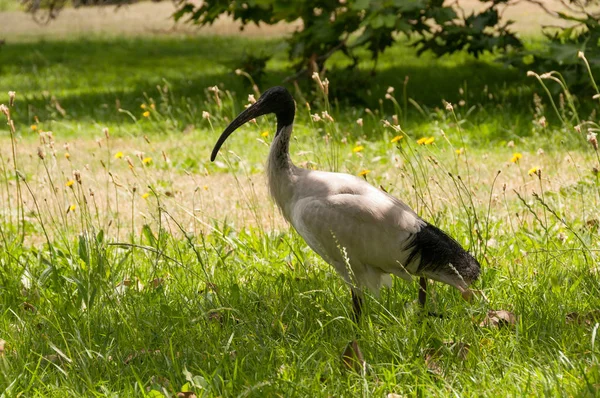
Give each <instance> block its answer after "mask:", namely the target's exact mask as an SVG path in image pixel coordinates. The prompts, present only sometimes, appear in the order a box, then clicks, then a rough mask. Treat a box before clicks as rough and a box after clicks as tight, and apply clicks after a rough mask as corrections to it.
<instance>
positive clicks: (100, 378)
mask: <svg viewBox="0 0 600 398" xmlns="http://www.w3.org/2000/svg"><path fill="white" fill-rule="evenodd" d="M260 51H267V52H279V51H281V43H280V42H279V41H277V40H245V39H241V38H223V37H194V38H156V37H152V38H136V39H131V38H130V39H114V38H113V39H102V38H98V37H92V38H90V39H88V40H73V41H40V42H37V43H35V42H29V43H25V42H23V43H19V42H16V43H11V42H9V43H7V44H6V45H5V46H3V47H2V48H0V87H3V88H4V89H3V90H4V91H8V90H15V91H17V102H16V105H15V107H14V108H12V115H13V117H14V119H15V122H16V129H17V131H16V135H15V137H14V139H13V140H11V138H10V134H9V131H8V130H6V127H2V129H4V130H1V129H0V132H1V133H2V146H1V147H2V149H0V154H1V155H2V159H1V164H2V168H1V170H0V171H1V173H0V174H1V178H0V181H1V183H0V190H1V192H2V193H1V195H0V198H1V200H2V203H1V204H0V205H1V208H2V209H3V211H2V213H1V214H2V216H1V217H2V218H1V219H0V227H1V228H0V240H1V241H2V245H3V249H4V250H2V251H0V262H1V264H2V267H0V311H1V312H2V317H1V318H0V339H2V340H5V344H4V347H3V350H2V352H0V389H2V390H5V395H6V396H16V395H19V394H21V395H23V396H44V397H46V396H57V397H58V396H60V397H64V396H115V397H116V396H134V395H135V396H163V395H166V396H175V395H176V394H177V393H178V392H181V391H185V390H191V391H194V392H195V393H196V394H197V395H198V396H200V395H203V396H302V397H304V396H359V395H362V396H386V395H387V394H388V393H392V392H394V393H398V394H401V395H406V396H448V395H461V396H463V395H464V396H526V395H529V396H538V395H548V396H595V395H597V394H598V388H599V387H600V364H599V362H598V355H599V354H600V353H599V352H598V344H597V343H598V342H597V337H596V335H597V330H598V321H599V319H598V313H597V309H598V308H599V306H600V294H599V293H600V291H599V290H600V288H599V286H600V284H599V274H598V260H599V259H598V253H599V252H600V245H599V241H598V238H597V237H598V219H600V214H599V210H598V209H599V208H600V207H599V205H600V188H599V182H598V177H597V174H596V175H595V174H594V172H593V169H592V168H593V167H598V166H599V165H598V153H597V152H596V151H594V150H593V149H591V146H590V145H589V143H587V142H586V137H585V134H583V135H581V134H579V135H578V134H577V133H576V132H575V131H574V129H573V127H572V125H570V124H568V123H567V124H565V125H564V126H563V125H559V124H557V123H556V120H557V117H556V116H555V115H554V114H553V113H552V111H551V108H550V106H549V103H548V101H547V98H546V97H544V96H543V95H542V94H543V90H542V89H541V87H540V86H539V85H537V83H536V82H535V81H534V80H533V79H531V80H527V79H526V78H525V77H524V76H520V75H519V74H518V73H517V72H515V71H511V70H504V69H502V68H500V67H499V66H498V65H496V64H494V63H492V62H490V60H489V59H486V60H483V61H475V60H472V59H470V58H468V57H467V56H465V55H464V54H457V55H455V56H452V57H446V58H443V59H441V60H435V59H433V58H431V57H424V58H416V57H415V56H414V51H412V50H410V49H406V48H402V47H394V48H393V49H391V51H390V52H389V53H387V54H386V55H385V56H384V57H383V58H382V59H381V60H380V61H379V63H378V66H377V74H376V75H375V76H373V77H370V76H369V74H368V73H367V72H362V73H358V72H357V73H353V74H349V73H339V74H338V75H337V76H336V77H333V74H329V75H328V77H329V78H330V80H331V85H330V89H331V93H332V95H330V96H329V100H330V102H328V101H326V100H325V98H324V97H323V96H321V94H320V93H319V92H317V91H316V89H315V85H314V83H313V82H304V83H301V86H300V87H301V92H296V95H297V97H296V98H297V99H298V112H297V115H298V117H297V123H296V129H295V135H294V141H293V144H292V148H291V149H292V155H293V158H294V160H295V161H296V162H297V163H305V164H306V165H307V166H309V167H310V166H314V167H317V168H319V169H325V170H338V171H344V172H349V173H352V174H357V173H359V172H360V171H361V170H366V169H368V170H370V173H368V174H367V175H366V178H367V179H368V180H369V182H371V183H373V184H374V185H376V186H379V185H381V186H382V187H384V188H385V189H386V190H388V191H389V192H390V193H392V194H394V195H396V196H398V197H401V198H402V199H403V200H405V201H406V202H407V203H408V204H409V205H411V206H412V207H413V208H415V209H416V210H417V211H418V213H419V214H421V215H422V216H423V217H424V218H426V219H427V220H429V221H431V222H434V223H435V224H436V225H438V226H439V227H441V228H443V229H445V230H447V231H448V232H450V233H451V234H452V235H453V236H454V237H456V239H457V240H458V241H460V242H461V243H462V244H464V245H465V246H467V247H470V249H471V250H472V251H473V252H474V253H475V254H476V255H477V256H478V258H479V259H480V260H481V262H482V264H483V267H484V268H483V272H482V277H481V280H480V281H479V282H477V284H476V288H477V289H481V290H482V291H483V292H484V293H485V296H486V297H487V300H485V299H482V298H480V299H477V300H475V302H474V303H473V305H467V304H466V303H465V302H464V301H463V300H462V299H461V298H460V295H459V294H458V293H457V292H456V291H454V290H452V289H450V288H449V287H447V286H442V285H440V284H435V285H434V286H433V288H432V289H431V291H432V294H431V296H430V301H429V303H428V308H429V309H430V310H432V311H435V312H438V313H442V314H444V315H445V318H443V319H438V318H431V317H426V316H423V314H422V312H421V311H420V309H419V308H418V305H417V303H416V302H415V300H416V295H417V284H416V283H406V282H404V281H401V280H394V284H393V286H392V288H391V289H389V290H388V289H384V290H383V291H382V292H381V295H380V296H379V297H374V296H371V295H369V296H368V299H367V308H366V314H365V315H366V316H365V317H364V320H363V321H362V323H361V325H360V326H359V327H357V326H355V325H354V324H353V322H352V320H351V305H350V294H349V291H348V288H347V286H345V285H344V283H343V282H342V281H341V280H340V278H339V277H338V276H337V275H336V274H335V272H334V271H333V269H332V268H331V267H329V266H328V265H327V264H325V263H324V262H323V261H322V260H321V259H319V258H318V257H317V256H316V255H315V254H314V253H313V252H312V251H310V249H308V247H307V246H306V244H305V243H304V242H303V240H302V239H301V238H300V237H299V236H298V235H297V234H296V233H295V232H294V231H293V230H291V228H289V227H287V226H286V225H285V224H284V223H282V220H281V217H280V216H279V215H278V213H277V212H276V210H275V209H274V208H273V206H272V205H271V204H270V202H268V199H267V196H266V195H267V193H266V190H265V189H264V182H263V181H262V180H261V179H260V177H259V176H260V175H261V172H262V171H263V169H264V160H265V158H266V153H267V148H266V145H265V144H268V142H269V140H270V137H272V134H273V131H272V130H273V119H272V118H262V119H260V120H258V121H257V122H258V123H257V125H254V126H253V125H249V126H247V127H244V128H243V129H242V130H241V131H239V132H237V133H236V134H234V135H233V136H232V137H231V138H230V140H229V141H228V143H227V145H226V147H225V150H224V151H222V153H221V154H220V155H219V158H218V160H219V161H220V162H222V163H218V164H214V163H210V162H209V161H208V157H209V153H210V150H211V149H212V145H213V144H214V142H215V140H216V137H217V136H218V134H219V133H220V131H221V130H222V128H224V126H225V125H226V124H227V122H228V121H229V120H231V119H232V117H234V116H235V115H236V113H237V112H238V111H239V110H241V109H242V105H243V104H244V103H245V102H246V101H245V100H246V97H247V95H248V94H249V93H251V92H252V89H251V88H250V87H249V85H248V81H247V80H246V79H245V78H243V77H241V76H238V75H236V74H235V73H233V72H232V71H233V69H235V68H236V67H237V66H238V65H237V64H238V63H239V59H241V58H242V57H243V56H244V54H245V53H250V54H252V53H257V52H260ZM344 62H345V61H344V60H343V59H341V58H338V59H336V60H335V63H334V65H335V66H336V67H337V68H343V66H344ZM368 66H369V65H368V64H367V63H365V64H364V65H363V67H364V69H367V67H368ZM288 68H289V65H288V63H287V61H286V59H285V57H284V56H282V55H278V56H276V57H275V58H274V59H273V60H272V61H270V62H269V64H268V74H267V75H266V76H265V78H264V79H263V81H261V82H260V87H261V88H262V89H264V88H266V87H268V86H271V85H274V84H279V83H280V82H281V80H282V79H283V78H284V77H285V76H288V75H289V74H291V71H290V70H289V69H288ZM407 75H408V76H409V81H408V85H407V88H406V90H407V96H406V97H405V96H404V95H403V82H404V79H405V76H407ZM361 81H366V82H368V83H369V85H368V87H370V90H371V94H370V95H369V94H368V93H367V89H365V88H357V86H358V84H357V82H361ZM214 85H219V87H220V88H221V91H220V94H219V100H220V102H219V101H217V100H216V99H215V97H214V93H213V92H210V91H207V90H206V88H207V87H209V86H214ZM157 86H160V88H157ZM389 86H393V87H395V91H394V97H395V99H396V101H397V103H398V104H399V105H397V106H396V105H394V103H393V102H392V101H390V100H386V99H384V95H385V93H386V90H387V88H388V87H389ZM486 87H487V88H486ZM460 89H462V93H461V92H460V91H459V90H460ZM534 92H536V93H538V94H539V95H540V96H541V97H542V98H543V99H542V102H543V104H542V105H543V109H541V110H540V111H539V112H538V113H537V114H534V110H533V108H534V106H533V98H532V96H533V93H534ZM335 94H337V95H338V96H339V97H338V99H337V100H336V99H334V97H335ZM490 94H491V97H490ZM301 96H304V97H305V98H307V99H308V100H309V102H310V104H311V110H310V113H311V114H315V113H319V114H320V113H321V112H322V111H324V110H327V111H328V112H330V113H331V114H332V115H333V117H334V118H335V122H333V123H328V122H323V121H313V120H312V118H311V117H310V116H309V111H308V110H307V109H306V107H305V106H304V105H303V104H302V102H301ZM53 97H54V99H53ZM409 98H410V99H411V100H412V101H409ZM380 99H381V100H382V102H381V105H380V102H379V100H380ZM443 99H445V100H448V101H451V102H452V103H453V104H454V112H450V111H448V110H446V109H444V105H443V103H442V100H443ZM461 100H463V101H465V105H464V106H461V105H459V102H460V101H461ZM6 101H7V97H6V94H2V96H0V102H6ZM117 101H118V103H119V104H118V105H117V104H116V102H117ZM405 101H406V103H407V105H404V103H405ZM582 102H583V101H582ZM413 104H416V105H418V106H416V105H413ZM141 105H144V106H145V108H144V109H142V108H141ZM152 105H154V107H152ZM365 107H369V108H370V109H371V112H370V113H369V112H366V111H365V109H364V108H365ZM61 109H62V110H63V111H61ZM119 109H121V110H119ZM146 110H147V111H148V112H150V114H149V117H145V116H143V115H142V113H143V112H145V111H146ZM203 111H208V112H209V113H210V115H211V117H210V120H206V119H204V118H203V117H202V112H203ZM559 111H560V112H561V113H562V114H563V116H564V117H565V118H566V119H568V120H570V119H571V118H572V117H573V115H572V114H571V113H570V111H569V110H568V109H567V108H566V107H561V108H560V110H559ZM63 113H64V114H63ZM393 114H396V115H397V117H398V119H399V121H400V124H401V126H402V129H403V130H404V131H403V132H402V133H398V132H396V131H394V130H393V129H391V128H389V127H384V125H383V124H382V122H381V120H382V119H385V120H388V121H390V122H393V117H392V115H393ZM541 116H545V117H546V118H547V119H548V120H549V121H550V125H549V126H548V127H545V128H544V127H541V126H540V125H539V124H538V123H537V122H538V121H539V119H540V118H541ZM36 117H37V120H36ZM582 117H583V118H587V115H585V114H584V113H582ZM358 118H363V122H364V124H363V126H359V125H358V124H357V123H356V122H355V121H356V119H358ZM31 125H35V126H36V129H37V130H35V131H32V129H31ZM105 126H106V127H108V128H109V132H110V136H109V137H107V136H105V135H104V134H103V132H102V129H103V128H104V127H105ZM190 126H191V127H190ZM40 130H42V131H48V130H51V131H52V132H53V134H52V135H53V137H54V139H53V140H51V139H50V137H49V136H48V135H47V134H46V133H42V134H40V133H39V131H40ZM265 131H267V132H269V133H270V135H269V136H268V137H263V136H261V133H263V132H265ZM397 134H402V135H403V136H404V138H403V139H401V140H400V142H399V143H398V144H392V143H390V140H391V139H392V137H394V136H396V135H397ZM423 136H427V137H430V136H431V137H434V138H435V141H434V143H433V144H432V145H423V146H419V145H417V144H416V142H415V141H416V139H418V138H421V137H423ZM510 140H512V141H514V145H515V146H514V147H512V146H507V142H508V141H510ZM13 144H14V145H15V153H16V154H17V157H16V169H17V170H19V174H20V175H22V176H24V179H20V180H18V182H17V181H15V178H14V175H15V171H14V169H15V166H14V164H13V157H12V145H13ZM65 144H68V146H64V145H65ZM359 145H360V146H363V147H364V149H363V150H362V151H359V152H355V151H354V150H353V149H355V148H356V147H357V146H359ZM38 147H40V148H41V151H42V153H43V159H40V158H39V157H38V155H37V153H38ZM460 148H463V151H462V152H461V153H460V154H457V152H456V150H459V151H460ZM539 148H542V149H543V150H544V153H543V154H542V153H541V152H540V153H538V149H539ZM118 152H122V153H123V157H122V158H119V156H116V157H115V155H117V153H118ZM142 152H143V154H142ZM515 152H519V153H522V158H521V159H520V160H519V162H517V163H511V162H510V159H511V157H512V156H513V153H515ZM66 153H68V154H69V158H68V159H67V158H66V157H65V154H66ZM138 155H139V158H138ZM126 157H128V158H129V160H130V161H131V163H132V166H133V167H132V168H130V167H129V165H128V163H127V161H126V160H125V159H126ZM145 158H151V159H152V161H149V162H146V163H145V164H144V163H143V161H142V159H145ZM534 166H535V167H541V169H542V174H541V178H538V177H537V176H536V175H529V174H528V170H529V169H530V168H532V167H534ZM74 170H78V171H79V173H80V175H81V184H79V183H78V182H75V181H74V182H73V185H70V186H67V183H68V181H69V180H75V179H76V177H75V176H74V174H73V171H74ZM499 170H501V171H502V173H501V174H500V175H499V176H498V175H497V172H498V171H499ZM69 184H70V183H69ZM19 190H20V193H18V192H19ZM90 190H91V191H90ZM515 192H517V193H518V195H520V196H521V198H522V200H521V199H519V196H518V195H517V193H515ZM532 192H535V195H534V194H533V193H532ZM536 195H537V196H536ZM72 205H73V206H75V207H74V209H72V210H69V211H67V209H68V208H69V207H70V206H72ZM499 309H504V310H508V311H511V312H513V313H514V314H515V315H516V317H517V321H516V324H515V325H513V326H504V327H499V328H496V327H489V326H483V325H482V322H483V321H484V319H485V317H486V314H487V311H488V310H499ZM357 335H359V337H358V341H359V344H360V346H361V349H362V351H363V353H364V355H365V359H366V362H367V364H368V367H367V371H366V372H365V373H364V374H363V373H361V372H355V371H350V370H347V369H346V368H345V367H344V366H343V364H342V361H341V353H342V351H343V350H344V348H345V347H346V345H347V344H348V342H349V341H351V340H353V339H355V338H357ZM460 347H467V349H464V348H463V349H462V350H461V349H460Z"/></svg>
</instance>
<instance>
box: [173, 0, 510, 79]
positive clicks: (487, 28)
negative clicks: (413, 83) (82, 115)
mask: <svg viewBox="0 0 600 398" xmlns="http://www.w3.org/2000/svg"><path fill="white" fill-rule="evenodd" d="M506 2H507V0H493V1H487V2H486V3H489V5H488V6H487V8H485V9H484V10H483V11H482V12H480V13H474V14H471V15H469V16H465V17H464V18H461V17H459V16H458V14H457V12H456V9H455V6H453V5H447V4H444V2H443V1H442V0H411V1H405V0H377V1H368V0H343V1H338V0H328V1H314V0H302V1H295V2H289V1H279V0H260V1H253V2H229V1H221V0H216V1H204V2H202V4H200V5H196V4H194V3H191V2H187V1H185V0H184V1H183V2H182V4H181V6H180V8H179V10H178V11H177V12H176V13H175V15H174V16H175V19H177V20H179V19H181V18H184V17H186V18H187V20H189V21H192V22H194V23H197V24H200V25H207V24H212V23H213V22H214V21H215V20H216V19H217V18H219V17H220V16H221V15H222V14H227V15H229V16H231V17H232V18H233V19H234V20H237V21H240V22H241V23H242V28H243V26H245V25H247V24H249V23H256V24H258V23H267V24H275V23H279V22H283V21H285V22H292V21H296V20H299V21H300V22H301V23H302V27H301V28H300V29H299V30H297V31H296V32H294V34H293V35H292V36H291V37H290V38H289V40H288V42H289V44H290V49H289V56H290V58H291V59H293V60H294V61H295V62H296V66H297V69H305V70H308V69H313V70H314V69H321V68H322V67H323V65H324V63H325V62H326V61H327V59H328V58H329V57H330V56H331V55H332V54H334V53H335V52H338V51H340V52H342V53H344V54H345V55H346V56H348V57H349V58H350V59H352V61H353V65H356V63H357V62H358V57H357V55H356V49H358V48H367V49H368V50H369V53H370V55H371V57H372V58H374V59H377V58H378V56H379V55H380V54H381V53H382V52H383V51H384V50H385V49H386V48H388V47H390V46H391V45H392V44H393V43H394V42H395V41H396V40H398V38H400V37H402V36H405V37H409V38H417V39H418V40H417V41H416V43H415V45H416V46H418V47H419V48H420V50H419V51H420V52H424V51H427V50H432V51H434V53H435V54H437V55H438V56H441V55H444V54H448V53H453V52H455V51H460V50H463V49H464V50H466V51H468V52H469V53H471V54H474V55H476V56H478V55H480V54H481V53H482V52H483V51H493V50H496V49H506V48H507V47H509V46H512V47H520V45H521V43H520V41H519V40H518V39H517V38H516V37H515V36H514V34H513V33H512V32H510V31H509V30H508V25H509V23H506V24H502V25H501V24H500V21H499V14H498V6H499V5H500V4H504V3H506Z"/></svg>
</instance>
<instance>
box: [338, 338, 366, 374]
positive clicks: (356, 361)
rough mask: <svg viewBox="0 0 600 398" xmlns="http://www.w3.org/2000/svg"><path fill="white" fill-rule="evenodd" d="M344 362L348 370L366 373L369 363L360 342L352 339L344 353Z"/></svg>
mask: <svg viewBox="0 0 600 398" xmlns="http://www.w3.org/2000/svg"><path fill="white" fill-rule="evenodd" d="M342 362H343V363H344V367H345V368H346V369H348V370H354V371H355V372H360V373H365V372H366V369H367V363H366V362H365V357H364V356H363V354H362V352H361V351H360V347H359V346H358V342H357V341H356V340H352V341H351V342H349V343H348V345H347V346H346V349H345V350H344V353H343V354H342Z"/></svg>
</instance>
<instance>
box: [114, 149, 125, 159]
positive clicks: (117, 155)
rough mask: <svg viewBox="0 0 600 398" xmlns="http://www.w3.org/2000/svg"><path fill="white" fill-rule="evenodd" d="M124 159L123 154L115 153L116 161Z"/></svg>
mask: <svg viewBox="0 0 600 398" xmlns="http://www.w3.org/2000/svg"><path fill="white" fill-rule="evenodd" d="M122 157H123V152H121V151H119V152H117V153H115V159H121V158H122Z"/></svg>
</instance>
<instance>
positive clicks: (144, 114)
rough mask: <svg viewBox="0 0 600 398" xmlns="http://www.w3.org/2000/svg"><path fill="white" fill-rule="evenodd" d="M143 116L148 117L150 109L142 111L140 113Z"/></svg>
mask: <svg viewBox="0 0 600 398" xmlns="http://www.w3.org/2000/svg"><path fill="white" fill-rule="evenodd" d="M142 116H143V117H150V111H146V112H144V113H142Z"/></svg>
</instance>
